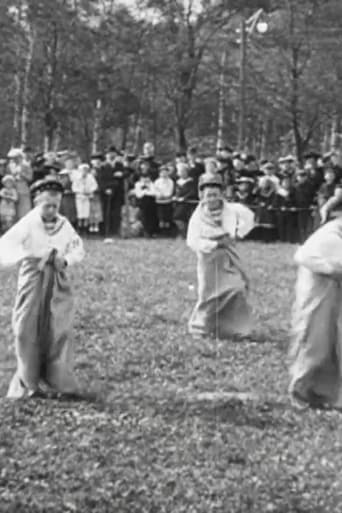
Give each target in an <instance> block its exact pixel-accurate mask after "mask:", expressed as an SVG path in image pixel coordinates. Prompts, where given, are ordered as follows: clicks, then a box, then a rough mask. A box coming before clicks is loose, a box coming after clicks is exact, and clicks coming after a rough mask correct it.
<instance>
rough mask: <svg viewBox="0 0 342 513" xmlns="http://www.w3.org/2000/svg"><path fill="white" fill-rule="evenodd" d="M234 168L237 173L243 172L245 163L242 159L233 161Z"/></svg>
mask: <svg viewBox="0 0 342 513" xmlns="http://www.w3.org/2000/svg"><path fill="white" fill-rule="evenodd" d="M233 166H234V169H236V171H241V170H242V169H243V162H242V160H240V159H234V160H233Z"/></svg>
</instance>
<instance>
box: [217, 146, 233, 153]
mask: <svg viewBox="0 0 342 513" xmlns="http://www.w3.org/2000/svg"><path fill="white" fill-rule="evenodd" d="M217 151H226V152H227V153H233V148H231V147H230V146H220V147H219V148H217Z"/></svg>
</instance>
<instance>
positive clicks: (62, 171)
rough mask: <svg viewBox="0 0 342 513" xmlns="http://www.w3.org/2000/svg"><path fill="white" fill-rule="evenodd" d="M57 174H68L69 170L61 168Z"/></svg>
mask: <svg viewBox="0 0 342 513" xmlns="http://www.w3.org/2000/svg"><path fill="white" fill-rule="evenodd" d="M58 174H59V176H65V175H69V171H68V170H67V169H62V170H61V171H60V172H59V173H58Z"/></svg>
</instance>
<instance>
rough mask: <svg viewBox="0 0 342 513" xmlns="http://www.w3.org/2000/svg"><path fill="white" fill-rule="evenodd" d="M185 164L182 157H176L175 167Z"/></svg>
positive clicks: (184, 159)
mask: <svg viewBox="0 0 342 513" xmlns="http://www.w3.org/2000/svg"><path fill="white" fill-rule="evenodd" d="M186 162H187V161H186V157H185V156H184V155H181V156H179V157H176V166H178V165H179V164H186Z"/></svg>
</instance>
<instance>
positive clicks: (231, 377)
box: [0, 241, 342, 513]
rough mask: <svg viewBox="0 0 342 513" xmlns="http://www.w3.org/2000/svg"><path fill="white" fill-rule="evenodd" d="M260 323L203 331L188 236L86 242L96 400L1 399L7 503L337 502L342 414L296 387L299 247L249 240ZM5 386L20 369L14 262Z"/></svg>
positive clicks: (88, 377)
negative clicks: (290, 393) (292, 384)
mask: <svg viewBox="0 0 342 513" xmlns="http://www.w3.org/2000/svg"><path fill="white" fill-rule="evenodd" d="M239 251H240V252H241V254H242V256H243V258H244V259H246V262H247V264H248V267H249V271H250V275H251V283H252V291H251V302H252V306H253V310H254V316H255V332H254V333H253V335H252V336H251V337H250V338H248V339H247V340H245V341H237V340H231V341H228V342H226V343H223V344H218V343H216V342H215V341H212V342H210V341H209V340H208V341H204V342H203V341H194V340H192V339H191V338H190V337H189V336H188V335H187V334H186V322H187V319H188V316H189V314H190V311H191V308H192V307H193V305H194V302H195V299H196V298H195V296H196V294H195V258H194V257H193V256H190V254H189V252H188V250H187V249H186V248H185V246H184V244H183V243H182V242H179V241H164V242H163V241H120V242H119V241H118V242H116V244H115V246H109V245H108V246H104V245H103V244H102V243H101V242H89V243H88V244H87V252H88V257H87V260H86V261H85V262H84V264H83V265H82V266H81V267H80V268H79V269H77V270H75V271H73V278H74V282H75V286H76V294H77V298H78V300H77V306H78V314H77V318H76V325H75V347H76V369H77V373H78V375H79V378H80V381H81V382H82V383H83V385H84V387H85V388H87V389H88V390H91V391H95V392H96V393H97V400H95V401H93V402H89V403H66V402H58V401H50V402H46V401H45V402H44V401H40V400H36V401H33V400H32V401H27V402H9V401H6V400H3V401H2V402H1V405H0V411H1V419H2V422H1V428H0V458H1V469H0V503H1V509H2V510H3V511H8V512H10V511H13V512H14V511H15V512H16V513H21V512H25V513H26V512H27V511H30V512H32V513H38V512H43V511H44V512H51V513H52V512H54V513H59V512H60V513H62V512H63V513H65V512H77V513H78V512H79V513H80V512H87V511H92V512H95V513H105V512H110V511H120V512H122V513H124V512H126V511H127V512H129V513H134V512H136V513H138V512H139V513H142V512H146V513H147V512H148V513H151V512H154V511H155V512H158V513H159V512H166V513H171V512H172V513H188V512H196V513H202V512H203V513H208V512H210V513H211V512H212V513H214V512H228V511H229V512H230V513H243V512H261V511H262V512H270V513H271V512H273V513H290V512H293V513H294V512H296V513H299V512H301V513H304V512H310V513H311V512H315V513H326V512H329V513H334V512H336V513H339V512H340V511H341V506H342V497H341V492H340V473H341V471H342V467H341V458H340V451H341V437H340V416H339V414H337V413H332V412H330V413H329V412H316V411H307V412H302V413H299V412H296V411H294V410H293V409H292V408H291V406H290V405H289V403H288V400H287V394H286V392H287V383H288V376H287V341H288V331H289V319H290V312H291V304H292V299H293V295H292V290H293V285H294V279H295V269H294V266H293V264H292V256H293V251H294V248H293V247H291V246H288V245H267V246H265V245H261V244H257V243H253V242H244V243H242V244H240V245H239ZM0 278H1V290H2V295H1V310H0V325H1V332H2V339H1V355H2V358H1V363H0V391H1V393H2V394H5V392H6V387H7V385H8V381H9V379H10V377H11V374H12V372H13V370H14V354H13V351H12V345H11V340H12V335H11V330H10V310H11V306H12V302H13V296H14V291H15V288H14V286H15V276H14V274H11V275H9V276H8V275H5V274H3V273H2V274H1V277H0Z"/></svg>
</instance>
